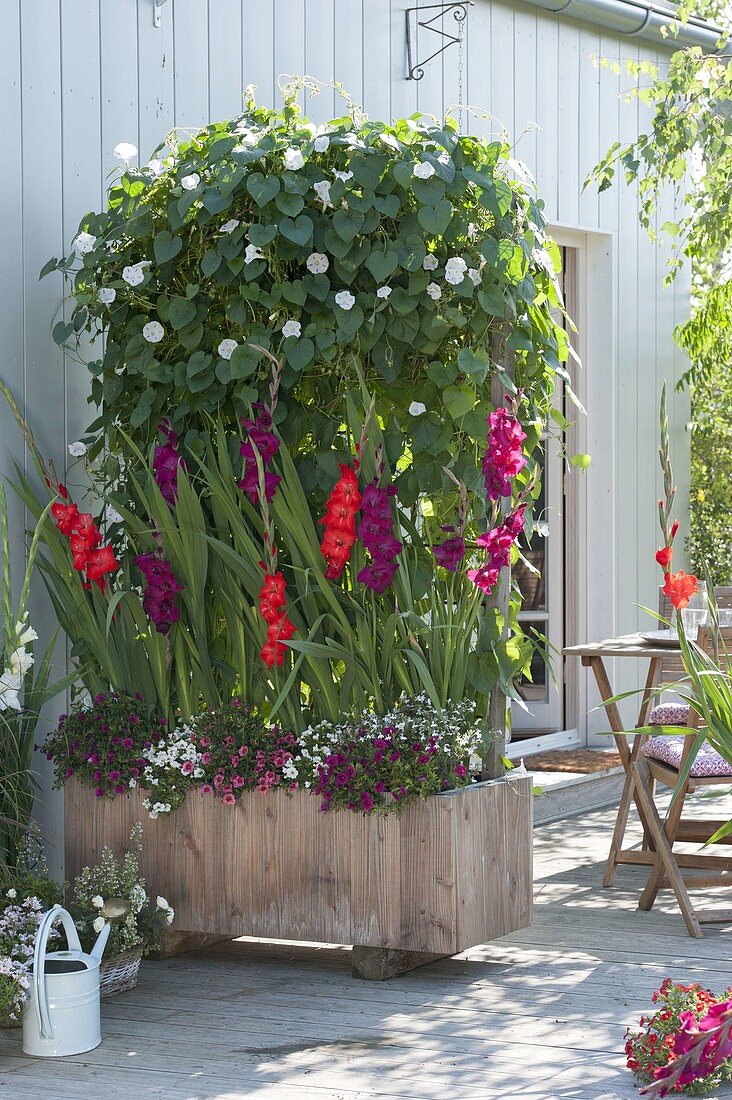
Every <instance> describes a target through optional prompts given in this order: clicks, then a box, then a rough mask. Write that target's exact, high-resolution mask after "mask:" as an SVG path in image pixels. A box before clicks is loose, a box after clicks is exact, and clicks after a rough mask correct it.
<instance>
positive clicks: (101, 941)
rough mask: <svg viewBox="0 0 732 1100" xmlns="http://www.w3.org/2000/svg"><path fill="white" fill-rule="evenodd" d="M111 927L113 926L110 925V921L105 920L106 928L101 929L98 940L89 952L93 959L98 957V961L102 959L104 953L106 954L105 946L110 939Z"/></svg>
mask: <svg viewBox="0 0 732 1100" xmlns="http://www.w3.org/2000/svg"><path fill="white" fill-rule="evenodd" d="M110 927H111V926H110V923H109V921H105V924H104V928H103V929H102V930H101V932H100V933H99V935H98V936H97V942H96V943H95V944H94V946H93V947H92V949H91V951H90V952H89V954H90V955H91V957H92V958H93V959H96V960H97V962H101V961H102V955H103V954H104V948H105V947H106V946H107V940H108V939H109V931H110Z"/></svg>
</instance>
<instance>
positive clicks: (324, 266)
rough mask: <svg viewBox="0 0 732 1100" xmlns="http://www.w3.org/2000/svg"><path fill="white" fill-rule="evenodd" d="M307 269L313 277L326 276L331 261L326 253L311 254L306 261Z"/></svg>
mask: <svg viewBox="0 0 732 1100" xmlns="http://www.w3.org/2000/svg"><path fill="white" fill-rule="evenodd" d="M305 267H306V268H307V269H308V271H309V272H310V273H311V274H312V275H324V274H325V272H326V271H327V270H328V268H329V267H330V260H329V259H328V257H327V256H326V254H325V252H311V253H310V255H309V256H308V258H307V260H306V261H305Z"/></svg>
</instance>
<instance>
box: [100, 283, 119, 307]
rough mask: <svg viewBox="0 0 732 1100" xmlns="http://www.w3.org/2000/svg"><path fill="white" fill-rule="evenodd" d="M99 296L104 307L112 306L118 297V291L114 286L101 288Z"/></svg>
mask: <svg viewBox="0 0 732 1100" xmlns="http://www.w3.org/2000/svg"><path fill="white" fill-rule="evenodd" d="M97 295H98V297H99V301H100V302H101V303H102V305H103V306H111V304H112V302H113V301H114V299H115V298H116V297H117V291H116V290H115V289H114V287H113V286H103V287H100V288H99V290H98V291H97Z"/></svg>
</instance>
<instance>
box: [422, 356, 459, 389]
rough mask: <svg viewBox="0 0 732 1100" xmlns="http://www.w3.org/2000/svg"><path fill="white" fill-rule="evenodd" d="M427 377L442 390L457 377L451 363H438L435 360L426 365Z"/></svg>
mask: <svg viewBox="0 0 732 1100" xmlns="http://www.w3.org/2000/svg"><path fill="white" fill-rule="evenodd" d="M427 377H428V378H429V379H430V381H431V382H434V384H435V385H436V386H439V388H440V389H441V390H442V389H444V388H445V387H446V386H449V385H450V384H451V383H452V382H454V381H455V379H456V378H457V369H456V368H455V366H454V365H453V364H452V363H438V362H437V361H436V360H435V361H434V362H432V363H430V364H429V365H428V367H427Z"/></svg>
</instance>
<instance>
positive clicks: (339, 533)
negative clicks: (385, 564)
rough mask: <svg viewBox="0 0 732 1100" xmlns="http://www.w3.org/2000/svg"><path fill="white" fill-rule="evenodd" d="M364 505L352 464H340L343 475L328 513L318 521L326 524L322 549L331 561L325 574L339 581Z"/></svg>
mask: <svg viewBox="0 0 732 1100" xmlns="http://www.w3.org/2000/svg"><path fill="white" fill-rule="evenodd" d="M360 504H361V494H360V492H359V489H358V477H357V475H356V472H355V470H352V469H351V467H350V466H343V465H342V466H341V476H340V478H339V479H338V481H337V482H336V484H335V485H334V486H333V489H332V490H331V494H330V496H329V497H328V502H327V504H326V506H325V515H324V516H323V518H322V519H319V520H318V523H322V524H323V525H324V527H325V535H324V536H323V541H322V542H321V544H320V552H321V553H322V555H323V557H324V558H325V560H326V562H327V563H328V568H327V569H326V572H325V575H326V577H328V578H329V579H330V580H336V579H337V578H338V577H340V575H341V573H342V572H343V567H344V566H345V564H346V562H347V561H348V559H349V558H350V556H351V547H352V546H353V544H354V542H355V541H356V515H357V513H358V509H359V507H360Z"/></svg>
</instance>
